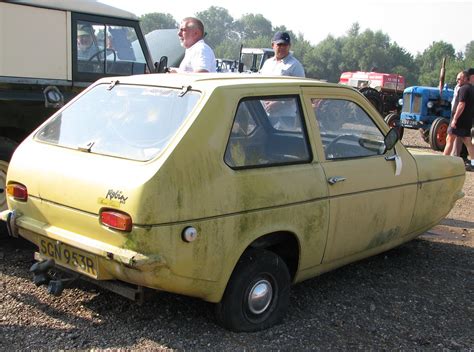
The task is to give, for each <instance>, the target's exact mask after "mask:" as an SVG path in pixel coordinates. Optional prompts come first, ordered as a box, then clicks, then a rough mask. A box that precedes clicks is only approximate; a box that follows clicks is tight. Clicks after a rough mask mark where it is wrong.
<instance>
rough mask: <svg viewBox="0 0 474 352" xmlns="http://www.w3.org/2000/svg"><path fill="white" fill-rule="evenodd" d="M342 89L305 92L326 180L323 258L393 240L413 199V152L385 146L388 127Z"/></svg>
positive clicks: (405, 223) (359, 251) (405, 221)
mask: <svg viewBox="0 0 474 352" xmlns="http://www.w3.org/2000/svg"><path fill="white" fill-rule="evenodd" d="M339 90H340V89H339ZM335 91H336V90H335ZM348 93H349V96H344V95H340V96H337V95H332V94H328V95H326V96H321V95H320V96H318V95H317V94H306V95H307V96H308V103H309V104H311V107H310V108H309V110H312V112H313V113H314V118H315V119H316V122H317V123H316V124H315V128H314V130H315V133H316V135H317V136H318V137H319V138H316V140H318V141H319V150H318V153H319V154H320V155H319V157H320V160H321V164H322V167H323V170H324V172H325V176H326V180H327V182H328V185H329V199H330V223H329V231H328V239H327V245H326V250H325V253H324V257H323V263H331V262H334V261H349V258H350V257H353V256H354V255H360V256H363V255H362V254H363V253H364V252H366V251H371V250H374V249H375V248H377V247H380V246H384V245H386V246H389V244H390V243H393V242H394V241H397V239H398V238H400V237H402V236H404V235H405V234H406V232H407V230H408V227H409V224H410V220H411V216H412V213H413V207H414V204H415V200H416V191H417V186H416V184H417V171H416V164H415V161H414V159H413V157H412V156H411V155H410V154H409V153H408V152H407V151H406V149H405V148H404V147H403V146H402V145H401V143H400V142H398V143H397V145H396V146H395V148H394V149H392V150H390V151H385V150H384V142H383V141H384V137H385V135H386V133H387V131H388V127H387V126H384V125H383V120H382V119H381V118H380V117H379V116H372V115H371V114H373V113H374V111H373V110H372V109H371V108H370V107H369V106H368V104H367V103H366V102H365V101H364V100H363V99H361V97H358V94H357V93H355V92H354V94H351V93H352V92H348ZM351 95H354V96H353V97H351ZM309 104H308V106H309ZM374 117H376V118H374Z"/></svg>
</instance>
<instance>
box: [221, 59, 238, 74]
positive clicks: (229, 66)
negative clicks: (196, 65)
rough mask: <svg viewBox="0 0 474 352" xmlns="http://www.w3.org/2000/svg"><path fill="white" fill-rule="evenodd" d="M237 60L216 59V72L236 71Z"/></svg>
mask: <svg viewBox="0 0 474 352" xmlns="http://www.w3.org/2000/svg"><path fill="white" fill-rule="evenodd" d="M238 66H239V62H238V61H237V60H231V59H216V72H222V73H224V72H238Z"/></svg>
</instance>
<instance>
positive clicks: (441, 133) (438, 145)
mask: <svg viewBox="0 0 474 352" xmlns="http://www.w3.org/2000/svg"><path fill="white" fill-rule="evenodd" d="M448 126H449V120H448V119H446V118H444V117H438V118H437V119H436V120H434V121H433V123H432V124H431V128H430V135H429V142H430V147H431V149H433V150H438V151H442V150H444V147H445V146H446V136H447V135H448Z"/></svg>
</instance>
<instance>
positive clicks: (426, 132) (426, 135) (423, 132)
mask: <svg viewBox="0 0 474 352" xmlns="http://www.w3.org/2000/svg"><path fill="white" fill-rule="evenodd" d="M418 131H419V132H420V136H421V139H423V140H424V141H425V142H426V143H428V144H429V143H430V130H424V129H423V128H420V129H418Z"/></svg>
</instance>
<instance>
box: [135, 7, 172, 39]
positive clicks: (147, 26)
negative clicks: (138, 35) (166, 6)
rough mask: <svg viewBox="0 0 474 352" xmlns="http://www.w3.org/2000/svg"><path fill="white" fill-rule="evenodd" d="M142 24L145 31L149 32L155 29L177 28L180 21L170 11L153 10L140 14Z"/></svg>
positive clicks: (145, 32)
mask: <svg viewBox="0 0 474 352" xmlns="http://www.w3.org/2000/svg"><path fill="white" fill-rule="evenodd" d="M140 26H141V27H142V30H143V33H144V34H147V33H150V32H152V31H154V30H155V29H172V28H177V27H178V23H177V22H176V20H175V19H174V17H173V16H172V15H170V14H169V13H159V12H153V13H147V14H145V15H143V16H140Z"/></svg>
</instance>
